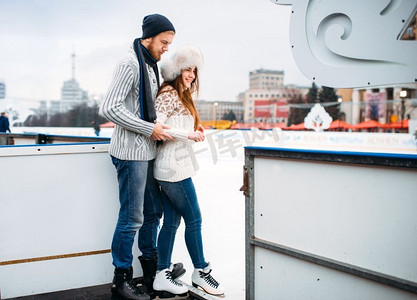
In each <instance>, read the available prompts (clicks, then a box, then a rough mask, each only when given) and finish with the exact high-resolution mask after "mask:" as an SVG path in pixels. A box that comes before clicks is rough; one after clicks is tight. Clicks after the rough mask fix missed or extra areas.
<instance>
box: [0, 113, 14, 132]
mask: <svg viewBox="0 0 417 300" xmlns="http://www.w3.org/2000/svg"><path fill="white" fill-rule="evenodd" d="M9 126H10V124H9V118H8V117H6V113H5V112H2V113H1V116H0V132H7V131H8V132H11V131H10V127H9Z"/></svg>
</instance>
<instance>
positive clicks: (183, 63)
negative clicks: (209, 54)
mask: <svg viewBox="0 0 417 300" xmlns="http://www.w3.org/2000/svg"><path fill="white" fill-rule="evenodd" d="M189 67H196V68H197V70H198V71H200V70H201V69H202V68H203V55H202V54H201V52H200V50H199V49H198V48H196V47H194V46H182V47H179V48H178V49H177V51H176V52H175V53H174V54H173V55H172V56H171V57H169V58H168V59H166V60H163V61H162V62H161V74H162V78H163V79H164V81H172V80H174V79H175V78H176V77H177V76H178V75H180V74H181V71H182V70H184V69H187V68H189Z"/></svg>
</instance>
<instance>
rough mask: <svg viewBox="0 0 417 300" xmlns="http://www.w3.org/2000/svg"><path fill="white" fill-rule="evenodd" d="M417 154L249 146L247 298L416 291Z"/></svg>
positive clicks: (388, 295) (406, 295) (411, 294)
mask: <svg viewBox="0 0 417 300" xmlns="http://www.w3.org/2000/svg"><path fill="white" fill-rule="evenodd" d="M416 182H417V153H414V154H394V153H372V152H350V151H328V150H306V149H289V148H268V147H247V148H246V149H245V177H244V183H245V184H244V186H243V187H242V190H244V192H245V195H246V299H247V300H252V299H312V300H314V299H317V300H321V299H338V300H340V299H346V300H348V299H375V300H381V299H386V300H391V299H417V255H416V249H417V218H416V215H415V213H416V211H417V197H416V189H415V187H416Z"/></svg>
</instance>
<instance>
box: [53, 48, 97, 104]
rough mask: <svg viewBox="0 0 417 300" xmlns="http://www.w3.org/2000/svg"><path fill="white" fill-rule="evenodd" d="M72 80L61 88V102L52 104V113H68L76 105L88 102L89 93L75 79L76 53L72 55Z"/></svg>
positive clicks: (67, 81) (65, 82)
mask: <svg viewBox="0 0 417 300" xmlns="http://www.w3.org/2000/svg"><path fill="white" fill-rule="evenodd" d="M71 57H72V78H71V79H69V80H66V81H64V84H63V86H62V88H61V101H54V103H51V112H66V111H68V110H70V109H71V108H72V107H74V106H75V105H79V104H81V103H82V102H83V101H88V100H89V99H88V93H87V91H85V90H83V89H81V87H80V85H79V84H78V82H77V80H76V79H75V53H72V55H71Z"/></svg>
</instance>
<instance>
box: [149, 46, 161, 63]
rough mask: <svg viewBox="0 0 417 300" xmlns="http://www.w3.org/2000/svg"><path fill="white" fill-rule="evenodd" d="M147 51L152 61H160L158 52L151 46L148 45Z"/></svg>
mask: <svg viewBox="0 0 417 300" xmlns="http://www.w3.org/2000/svg"><path fill="white" fill-rule="evenodd" d="M148 51H149V53H150V54H151V56H152V57H153V58H154V59H156V60H157V61H160V60H161V54H159V51H158V50H157V49H155V48H154V47H153V45H152V44H150V45H149V49H148Z"/></svg>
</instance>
